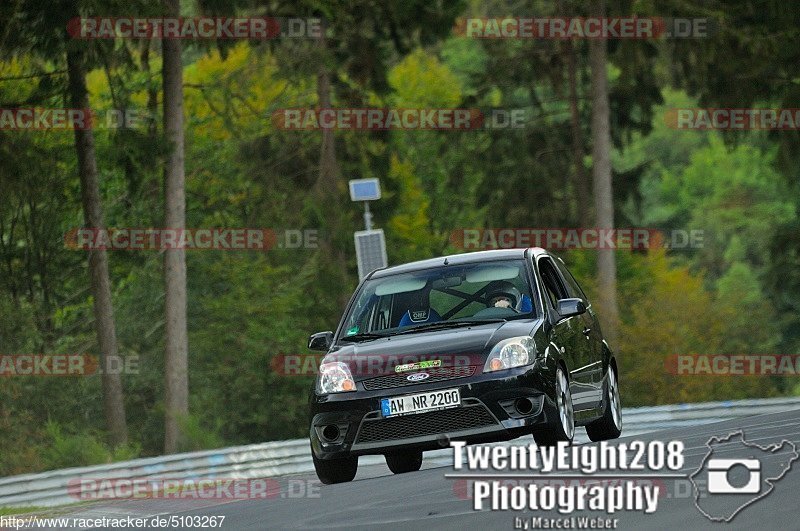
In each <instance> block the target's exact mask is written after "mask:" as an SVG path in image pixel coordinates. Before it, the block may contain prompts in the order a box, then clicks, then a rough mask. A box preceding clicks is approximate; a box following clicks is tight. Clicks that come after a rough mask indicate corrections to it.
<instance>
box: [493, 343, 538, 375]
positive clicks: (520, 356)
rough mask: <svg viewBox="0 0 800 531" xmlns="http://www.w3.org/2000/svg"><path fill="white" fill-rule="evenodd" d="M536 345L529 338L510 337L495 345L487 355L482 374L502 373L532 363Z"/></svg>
mask: <svg viewBox="0 0 800 531" xmlns="http://www.w3.org/2000/svg"><path fill="white" fill-rule="evenodd" d="M535 357H536V345H535V343H534V342H533V338H532V337H530V336H521V337H512V338H509V339H504V340H503V341H500V342H499V343H497V344H496V345H495V346H494V348H493V349H492V351H491V352H490V353H489V358H488V359H487V360H486V364H485V365H484V366H483V372H492V371H502V370H503V369H513V368H514V367H522V366H523V365H528V364H529V363H533V360H534V358H535Z"/></svg>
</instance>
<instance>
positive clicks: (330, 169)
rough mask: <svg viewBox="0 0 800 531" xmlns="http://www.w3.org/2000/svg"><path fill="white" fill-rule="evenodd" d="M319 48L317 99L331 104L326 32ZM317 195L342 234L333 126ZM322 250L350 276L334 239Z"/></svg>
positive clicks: (337, 272) (326, 132)
mask: <svg viewBox="0 0 800 531" xmlns="http://www.w3.org/2000/svg"><path fill="white" fill-rule="evenodd" d="M317 45H318V46H319V48H320V50H319V51H320V61H321V64H320V67H319V70H318V71H317V101H318V105H319V108H320V109H330V108H331V105H332V104H331V78H330V73H329V72H328V66H327V64H326V59H327V54H328V50H327V42H326V40H325V36H324V34H323V35H322V36H321V37H320V38H319V39H318V40H317ZM315 191H316V195H317V196H318V198H319V200H320V201H321V202H322V203H321V204H324V205H326V207H325V210H326V212H328V215H327V219H326V223H327V232H328V234H331V235H334V234H339V233H340V232H341V231H342V230H343V224H344V223H343V219H342V215H341V208H339V203H340V201H339V164H338V162H337V160H336V137H335V136H334V131H333V130H332V129H330V128H324V129H323V130H322V146H321V147H320V153H319V176H318V177H317V182H316V190H315ZM320 247H321V251H322V253H323V255H324V256H326V257H328V258H327V259H328V260H329V265H330V267H331V268H332V271H331V275H332V276H333V278H336V279H339V280H337V282H343V283H344V282H346V281H347V280H346V279H347V259H346V257H345V254H344V253H343V252H342V250H341V249H340V248H337V247H336V244H335V242H334V241H333V240H330V239H329V238H326V239H323V241H322V242H321V243H320ZM347 301H348V297H347V295H346V294H345V293H342V295H341V296H340V298H339V301H338V302H339V303H340V306H341V307H342V308H344V307H345V306H346V305H347Z"/></svg>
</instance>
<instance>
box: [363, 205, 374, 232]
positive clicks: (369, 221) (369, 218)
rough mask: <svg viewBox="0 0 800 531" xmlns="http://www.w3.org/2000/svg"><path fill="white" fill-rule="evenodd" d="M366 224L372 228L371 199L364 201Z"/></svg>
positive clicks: (368, 227)
mask: <svg viewBox="0 0 800 531" xmlns="http://www.w3.org/2000/svg"><path fill="white" fill-rule="evenodd" d="M364 226H365V227H366V228H367V230H372V213H371V212H370V211H369V201H364Z"/></svg>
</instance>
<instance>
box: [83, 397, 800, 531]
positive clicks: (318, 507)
mask: <svg viewBox="0 0 800 531" xmlns="http://www.w3.org/2000/svg"><path fill="white" fill-rule="evenodd" d="M736 430H742V431H743V432H744V435H745V437H746V439H747V441H748V442H750V443H756V444H759V445H762V446H764V445H768V444H774V443H780V442H781V440H784V439H785V440H788V441H792V442H794V443H795V444H796V445H797V448H798V449H800V410H794V411H788V412H785V413H777V414H770V415H758V416H752V417H743V418H738V419H734V420H730V421H724V422H717V423H709V424H706V425H702V426H695V427H691V428H682V429H674V430H666V431H659V432H653V433H649V434H646V435H638V436H636V437H623V438H622V439H619V441H624V440H630V439H633V438H635V439H640V440H644V441H650V440H662V441H669V440H676V439H678V440H682V441H683V442H684V443H685V445H686V446H685V452H684V455H685V456H686V462H685V465H684V467H683V468H682V470H681V472H682V473H685V474H686V475H689V474H691V473H692V472H694V471H695V470H697V468H698V467H700V466H701V463H702V461H703V459H704V458H705V457H706V455H707V453H708V447H707V446H706V443H707V442H708V440H709V438H710V437H712V436H726V435H728V434H729V433H731V432H733V431H736ZM580 431H581V432H582V431H583V430H582V429H580ZM623 434H624V431H623ZM522 441H523V442H524V443H525V444H527V443H528V441H526V440H524V438H523V439H522ZM724 453H725V452H724V451H723V454H724ZM720 457H725V455H720ZM773 457H777V456H773ZM445 463H446V461H445V460H444V459H442V458H441V457H440V458H438V459H434V460H428V461H426V462H425V463H424V464H423V469H422V470H420V471H419V472H414V473H409V474H403V475H397V476H394V475H392V474H391V473H390V472H389V470H388V469H387V468H386V466H385V465H372V466H364V467H361V468H360V469H359V473H358V475H357V476H356V479H355V480H354V481H353V482H351V483H345V484H339V485H322V486H318V487H312V485H318V484H317V483H316V477H315V476H314V475H313V474H308V475H302V476H294V477H290V478H281V479H280V480H279V482H280V484H281V492H280V494H277V493H276V495H275V496H274V497H273V498H271V499H258V500H237V501H230V500H228V501H217V502H212V501H173V500H139V501H128V502H125V501H120V502H104V503H97V504H94V505H92V506H87V507H83V508H81V509H79V510H76V511H74V512H72V513H71V514H70V515H71V516H82V517H100V516H115V517H120V516H126V515H135V516H150V515H156V514H164V515H180V516H225V520H224V522H223V526H222V529H225V530H240V529H253V530H261V529H336V528H346V529H414V530H418V529H437V530H438V529H453V530H462V529H513V528H514V522H515V518H521V519H523V520H525V519H527V520H528V521H530V519H531V517H532V516H535V517H539V516H541V517H543V518H562V517H563V515H561V514H559V513H558V512H557V511H555V510H553V511H549V512H547V511H536V512H535V513H534V512H530V511H511V510H509V511H500V512H492V511H487V510H484V511H475V510H473V507H472V499H471V498H470V497H469V495H468V494H467V490H466V489H465V483H464V480H461V481H459V480H453V479H447V478H445V474H446V473H451V472H453V470H452V467H451V466H449V465H447V464H445ZM766 468H768V467H767V466H766V465H765V470H766ZM663 481H665V482H666V485H667V489H666V490H667V493H666V495H665V496H663V497H661V498H660V500H659V503H658V509H657V511H656V512H655V513H653V514H644V513H642V512H617V513H615V514H613V515H611V516H610V517H611V518H617V519H618V527H617V528H618V529H675V528H678V527H681V528H683V529H714V528H716V529H722V528H729V529H748V530H752V529H800V517H798V514H797V512H798V500H800V494H798V493H800V460H799V461H796V462H794V463H793V464H792V468H791V469H790V470H789V471H788V472H787V473H786V474H785V476H784V477H783V478H781V479H780V480H779V481H777V482H776V483H775V485H774V488H773V490H772V491H771V492H770V493H769V494H768V495H767V496H765V497H764V498H763V499H760V500H758V501H756V502H755V503H753V504H752V505H750V506H748V507H746V508H745V509H743V510H742V511H741V512H739V513H738V514H737V515H736V516H735V517H734V518H733V520H732V521H731V522H730V523H713V522H711V521H709V520H708V519H706V518H705V517H704V516H703V514H702V513H701V512H700V511H699V510H698V508H697V507H696V506H695V503H694V499H693V495H692V494H693V493H692V492H691V490H690V485H691V484H690V483H688V480H673V479H669V480H663ZM676 481H677V482H680V483H681V484H682V486H680V485H679V486H678V487H674V488H673V486H674V484H675V483H674V482H676ZM290 483H291V484H292V485H290ZM687 485H689V487H687ZM304 486H308V487H309V488H311V489H312V494H311V497H309V496H308V495H307V493H306V495H304V494H303V493H302V490H303V488H304ZM317 488H318V489H319V490H316V489H317ZM292 489H293V490H294V496H293V495H292V493H290V492H289V491H291V490H292ZM762 492H763V491H762ZM584 515H586V516H606V514H605V512H592V513H584ZM575 516H579V515H578V514H576V515H575Z"/></svg>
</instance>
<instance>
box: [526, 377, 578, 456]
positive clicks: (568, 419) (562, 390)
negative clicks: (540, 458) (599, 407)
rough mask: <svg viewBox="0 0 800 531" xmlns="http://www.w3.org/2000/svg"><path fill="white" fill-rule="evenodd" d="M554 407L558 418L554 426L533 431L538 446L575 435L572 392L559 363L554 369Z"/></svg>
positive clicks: (557, 441)
mask: <svg viewBox="0 0 800 531" xmlns="http://www.w3.org/2000/svg"><path fill="white" fill-rule="evenodd" d="M556 408H557V410H558V411H557V412H558V418H557V419H556V423H555V426H549V427H548V429H547V430H546V431H535V432H533V439H534V440H535V441H536V444H538V445H539V446H554V445H556V444H557V443H559V442H560V441H566V442H568V443H571V442H572V438H573V437H574V436H575V413H574V410H573V408H572V393H571V392H570V389H569V380H568V379H567V374H566V372H564V368H563V367H561V366H560V365H559V366H558V369H557V370H556Z"/></svg>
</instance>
